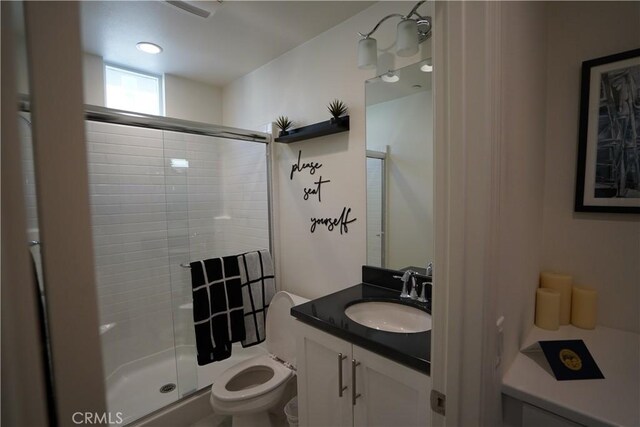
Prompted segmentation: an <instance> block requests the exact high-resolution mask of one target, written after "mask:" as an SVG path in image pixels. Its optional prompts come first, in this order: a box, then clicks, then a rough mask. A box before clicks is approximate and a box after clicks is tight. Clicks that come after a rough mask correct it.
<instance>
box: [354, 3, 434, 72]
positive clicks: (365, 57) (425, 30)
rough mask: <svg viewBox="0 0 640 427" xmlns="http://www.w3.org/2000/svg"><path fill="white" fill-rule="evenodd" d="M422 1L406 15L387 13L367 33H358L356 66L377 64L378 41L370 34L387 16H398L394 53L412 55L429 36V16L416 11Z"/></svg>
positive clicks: (370, 67)
mask: <svg viewBox="0 0 640 427" xmlns="http://www.w3.org/2000/svg"><path fill="white" fill-rule="evenodd" d="M423 3H424V1H419V2H418V3H416V5H415V6H414V7H413V9H411V11H410V12H409V13H408V14H406V15H401V14H399V13H393V14H391V15H387V16H385V17H384V18H382V19H381V20H380V21H378V23H377V24H376V26H375V27H373V30H371V31H369V32H368V33H358V34H359V35H360V37H362V39H360V41H359V42H358V68H360V69H363V70H370V69H373V68H376V66H377V65H378V42H377V41H376V39H374V38H373V37H371V36H372V35H373V33H375V32H376V31H377V30H378V28H379V27H380V24H382V23H383V22H384V21H386V20H387V19H389V18H394V17H398V18H400V22H398V26H397V28H396V31H397V35H396V54H397V55H398V56H413V55H415V54H416V53H418V45H419V44H420V43H422V42H423V41H425V40H427V39H428V38H429V37H431V17H430V16H422V15H420V14H419V13H418V12H417V10H418V8H419V7H420V6H421V5H422V4H423ZM385 81H386V80H385Z"/></svg>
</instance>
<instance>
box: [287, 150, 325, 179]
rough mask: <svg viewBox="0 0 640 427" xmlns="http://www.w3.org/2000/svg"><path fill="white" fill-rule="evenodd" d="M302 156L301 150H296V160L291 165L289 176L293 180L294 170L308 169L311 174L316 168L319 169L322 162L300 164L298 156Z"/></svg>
mask: <svg viewBox="0 0 640 427" xmlns="http://www.w3.org/2000/svg"><path fill="white" fill-rule="evenodd" d="M301 156H302V150H298V162H297V163H294V164H293V165H291V175H290V176H289V178H290V179H291V180H293V174H294V173H296V172H302V171H304V170H305V169H309V174H310V175H313V174H314V173H316V169H320V168H321V167H322V163H315V162H311V163H303V164H300V157H301Z"/></svg>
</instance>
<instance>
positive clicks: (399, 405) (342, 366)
mask: <svg viewBox="0 0 640 427" xmlns="http://www.w3.org/2000/svg"><path fill="white" fill-rule="evenodd" d="M366 268H367V267H365V269H366ZM363 270H364V269H363ZM378 271H384V270H382V269H380V270H378ZM387 271H388V270H387ZM374 276H375V274H374ZM370 277H371V276H370ZM366 278H367V274H366V273H364V271H363V281H366ZM378 278H379V276H378V277H371V280H370V281H366V282H367V283H361V284H359V285H356V286H352V287H350V288H347V289H344V290H342V291H339V292H336V293H334V294H331V295H327V296H325V297H322V298H318V299H316V300H312V301H309V302H308V303H305V304H302V305H299V306H296V307H294V308H292V309H291V314H292V315H293V316H294V317H295V318H296V319H297V321H296V322H295V327H294V333H295V334H296V354H297V376H298V414H299V415H298V416H299V420H300V425H302V426H327V425H331V426H352V425H354V426H359V425H374V424H375V425H403V426H414V425H415V426H418V425H420V426H427V425H429V404H428V403H429V392H430V390H431V378H430V376H429V373H430V364H429V359H430V340H431V336H430V335H431V332H430V330H423V331H421V332H403V330H407V329H408V330H415V329H412V328H416V327H417V329H418V330H420V329H424V328H425V326H424V324H423V323H420V322H421V321H422V320H424V317H426V316H428V318H429V320H430V311H431V310H430V304H421V303H417V302H415V301H411V300H406V299H401V298H400V287H397V286H395V284H392V285H389V283H393V279H391V282H389V281H388V280H380V281H377V279H378ZM371 282H375V283H377V285H374V284H371ZM380 285H382V286H380ZM427 286H429V285H427ZM428 289H429V292H428V294H430V288H428ZM369 302H373V303H380V302H384V303H388V304H390V305H391V304H393V305H395V306H398V307H399V310H402V311H403V312H402V313H401V314H400V315H399V316H398V317H396V318H395V319H394V322H391V323H394V324H395V325H396V326H397V325H400V327H399V329H398V332H390V331H384V330H379V329H374V328H372V327H368V326H364V325H363V324H361V323H359V322H360V321H361V320H358V321H354V320H352V319H351V318H350V317H349V316H347V314H345V311H346V310H347V309H348V308H349V307H355V305H356V304H358V303H360V304H359V305H362V304H363V303H365V304H368V303H369ZM363 306H364V307H365V308H366V307H367V306H366V305H363ZM416 309H417V310H420V312H421V313H422V314H424V316H423V317H422V318H420V316H418V317H411V316H413V315H415V314H416V313H414V312H412V311H413V310H416ZM380 311H381V310H380V308H379V307H375V309H374V310H373V311H371V313H376V312H380ZM410 311H411V313H410V314H409V315H407V313H408V312H410ZM394 314H395V313H393V312H389V314H388V315H389V316H394ZM382 316H384V315H382ZM398 319H400V320H398ZM366 320H369V319H366ZM375 320H376V319H374V321H375ZM403 322H404V323H403ZM405 326H406V327H407V329H405ZM382 327H383V328H384V327H386V326H384V325H383V326H382ZM393 327H395V326H393ZM393 327H392V328H393ZM428 327H429V329H430V326H428Z"/></svg>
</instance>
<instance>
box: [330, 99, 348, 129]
mask: <svg viewBox="0 0 640 427" xmlns="http://www.w3.org/2000/svg"><path fill="white" fill-rule="evenodd" d="M327 109H328V110H329V112H330V113H331V115H332V116H333V117H332V118H331V120H329V123H331V124H334V123H338V119H339V118H340V116H342V115H344V114H345V113H346V112H347V106H346V105H344V102H342V101H340V100H338V99H334V100H333V101H332V102H331V103H330V104H329V105H328V106H327Z"/></svg>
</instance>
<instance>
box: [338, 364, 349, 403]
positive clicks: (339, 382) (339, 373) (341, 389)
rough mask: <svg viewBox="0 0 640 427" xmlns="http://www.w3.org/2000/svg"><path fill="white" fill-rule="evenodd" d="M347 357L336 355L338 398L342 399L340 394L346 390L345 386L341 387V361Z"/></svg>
mask: <svg viewBox="0 0 640 427" xmlns="http://www.w3.org/2000/svg"><path fill="white" fill-rule="evenodd" d="M346 358H347V356H345V355H343V354H342V353H338V397H342V393H343V392H344V391H345V390H346V389H347V386H343V385H342V361H343V360H344V359H346Z"/></svg>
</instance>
